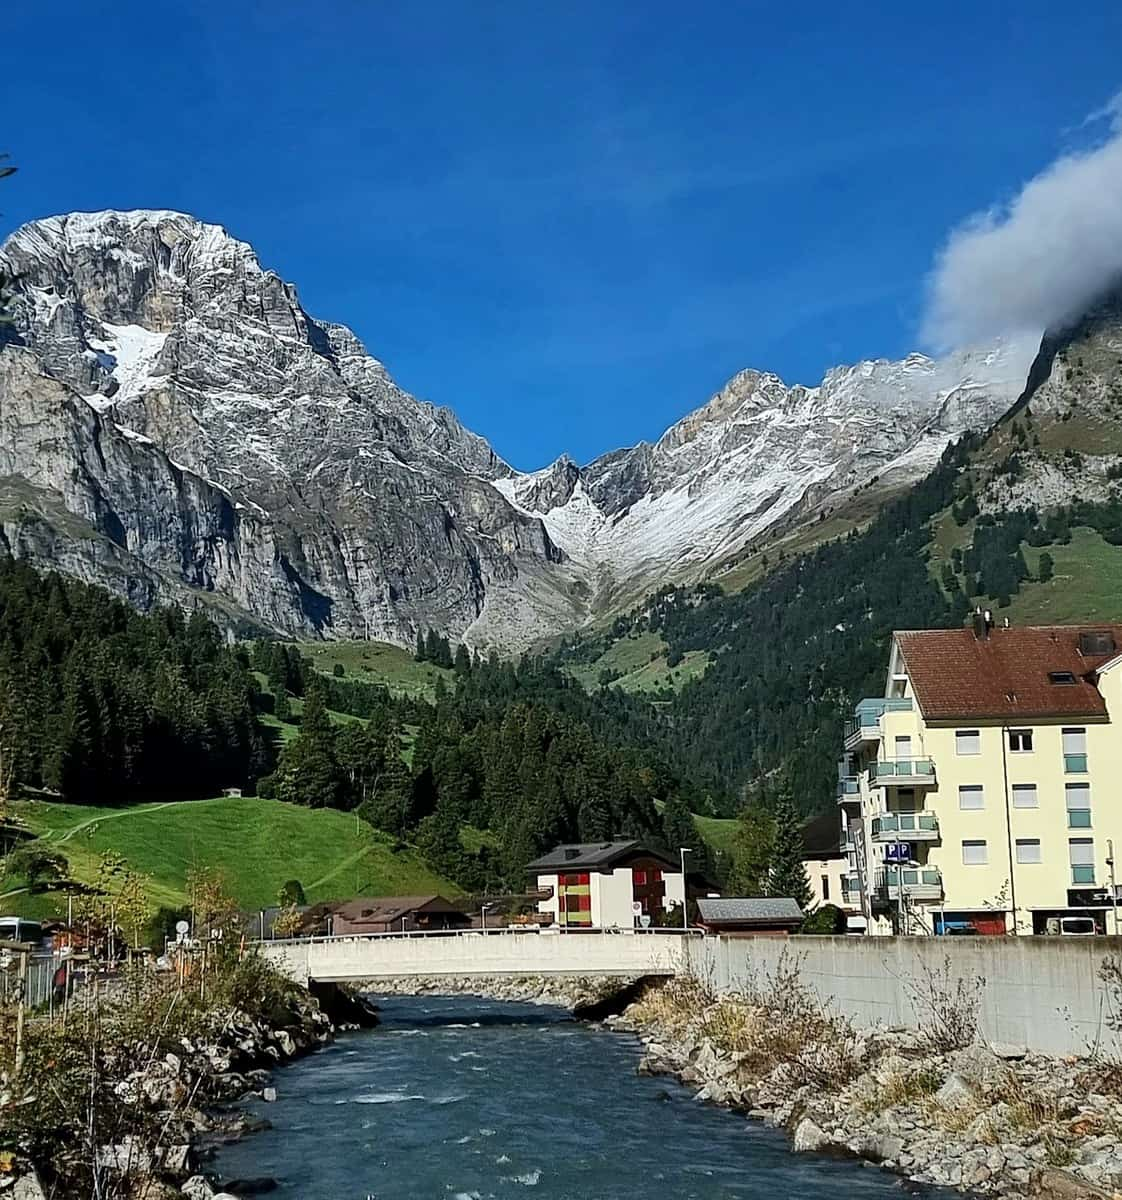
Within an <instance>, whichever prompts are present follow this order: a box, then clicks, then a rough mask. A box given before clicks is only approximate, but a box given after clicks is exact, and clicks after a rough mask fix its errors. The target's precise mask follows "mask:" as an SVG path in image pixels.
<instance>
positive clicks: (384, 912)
mask: <svg viewBox="0 0 1122 1200" xmlns="http://www.w3.org/2000/svg"><path fill="white" fill-rule="evenodd" d="M422 909H423V910H424V911H425V912H445V913H458V912H462V911H463V909H461V908H459V907H458V906H457V905H455V904H453V903H452V902H451V901H450V900H445V898H444V897H443V896H368V897H359V898H358V899H357V900H348V901H347V902H346V903H345V904H337V905H335V907H334V909H333V911H334V913H335V915H336V916H339V917H342V918H343V919H344V920H345V921H351V922H357V921H371V922H375V923H380V922H383V921H398V920H400V919H401V918H402V917H405V916H408V915H409V914H410V913H413V912H418V911H420V910H422Z"/></svg>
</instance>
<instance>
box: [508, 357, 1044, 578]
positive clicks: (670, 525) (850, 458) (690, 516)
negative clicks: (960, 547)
mask: <svg viewBox="0 0 1122 1200" xmlns="http://www.w3.org/2000/svg"><path fill="white" fill-rule="evenodd" d="M1034 349H1035V340H1033V341H1025V340H1020V341H1015V342H1008V343H1002V344H999V345H996V346H993V347H990V348H987V349H985V350H977V351H973V352H966V353H962V354H958V355H955V356H952V357H950V358H947V359H944V360H941V361H935V360H932V359H930V358H926V357H924V356H923V355H920V354H913V355H910V356H909V357H908V358H906V359H904V360H903V361H900V362H888V361H884V360H880V361H876V362H863V363H858V364H857V365H856V366H851V367H838V368H835V369H834V370H831V371H830V372H828V373H827V375H826V377H825V378H824V379H823V381H822V383H821V385H819V386H818V387H813V388H808V387H802V386H795V387H788V386H787V385H786V384H784V383H783V381H782V380H781V379H779V378H778V377H777V376H775V375H771V374H765V373H761V372H759V371H742V372H740V373H739V374H738V375H736V376H735V377H734V378H733V379H731V380H730V381H729V383H728V384H726V385H725V387H724V388H722V389H721V391H719V392H718V393H717V394H716V395H715V396H713V397H712V398H711V399H710V400H709V402H708V403H707V404H705V405H704V406H703V407H702V408H699V409H697V410H696V411H695V412H693V413H690V414H689V415H688V416H686V417H685V418H683V419H682V420H681V421H679V422H678V423H677V424H675V425H673V426H672V427H671V428H670V429H668V430H667V431H666V433H665V434H663V436H662V437H661V438H660V439H659V440H658V442H657V443H655V444H654V445H650V444H649V443H640V444H639V445H638V446H636V447H634V448H633V449H630V450H619V451H615V452H614V453H612V454H608V455H605V456H604V457H602V458H599V459H596V460H595V461H594V462H592V463H590V464H589V465H588V466H586V467H584V468H583V469H582V470H581V471H580V472H579V478H577V479H576V480H575V481H574V482H573V483H572V484H571V485H570V487H569V488H568V496H567V498H566V496H565V492H564V491H559V490H558V489H556V488H555V487H553V486H551V485H548V481H550V480H552V479H553V478H554V477H555V476H556V473H557V470H558V467H559V465H560V464H554V466H553V467H550V468H547V469H546V470H545V471H539V472H536V473H534V474H532V475H523V476H508V477H503V478H500V479H498V480H496V486H497V487H499V488H500V489H501V490H502V491H503V492H504V494H505V495H507V496H509V497H510V498H511V500H512V501H513V502H514V503H516V504H518V505H519V506H520V507H521V508H523V509H524V510H525V511H526V512H528V513H538V514H540V515H541V516H542V517H543V519H544V521H545V524H546V528H547V529H548V530H549V532H550V536H551V537H552V538H553V539H554V541H555V542H556V543H557V544H558V545H559V546H560V547H562V549H563V550H565V551H566V553H568V554H569V555H570V556H571V558H572V559H573V561H574V562H575V563H577V564H580V565H581V566H583V567H584V568H585V570H586V571H588V572H590V573H593V574H594V575H595V577H596V578H597V579H598V580H599V582H600V584H601V585H602V586H607V587H609V588H612V587H618V585H619V583H620V581H629V580H630V581H634V580H639V581H646V582H649V581H651V580H653V579H655V578H658V577H667V576H670V577H673V576H674V575H675V574H676V575H678V576H679V577H688V576H689V574H690V573H691V572H692V573H694V574H697V573H700V572H703V571H704V570H706V569H710V568H711V567H712V566H713V565H714V564H717V563H719V562H720V561H721V560H723V559H727V558H728V557H729V556H731V555H734V554H735V553H736V552H737V551H738V550H740V549H742V548H743V547H744V546H745V545H747V544H748V543H749V542H751V541H752V539H753V538H755V537H757V536H758V535H759V534H760V533H761V532H763V531H764V530H766V529H768V528H770V527H771V526H773V525H775V524H776V523H777V522H779V521H781V520H784V519H787V518H790V517H791V516H793V515H794V514H797V513H799V512H800V511H803V510H805V509H807V508H809V507H810V506H812V505H819V506H821V505H823V504H826V503H832V502H835V501H836V500H838V499H840V498H841V497H843V496H845V495H846V494H847V493H849V492H851V491H852V490H853V489H854V488H856V487H860V486H862V485H865V484H868V483H869V482H870V481H871V480H872V479H873V477H874V476H877V477H879V479H880V481H882V482H884V483H886V484H887V483H900V482H906V481H908V480H911V479H917V478H919V477H921V476H922V475H923V474H925V473H926V472H927V471H928V470H929V469H930V468H931V466H932V465H933V464H934V462H935V461H936V460H937V458H938V456H939V455H940V454H941V453H942V451H943V449H944V448H945V446H946V445H947V443H948V442H949V441H950V440H951V439H952V438H954V437H956V436H957V435H959V434H960V433H962V432H963V431H964V430H966V429H976V428H984V427H986V426H987V425H989V424H990V423H991V422H992V421H994V420H995V419H996V418H997V417H999V416H1000V415H1001V414H1002V413H1003V412H1004V411H1005V410H1006V409H1007V408H1008V407H1009V405H1010V404H1011V403H1012V401H1013V400H1014V398H1015V397H1016V396H1017V395H1018V393H1019V392H1020V391H1021V389H1022V387H1023V385H1024V380H1025V375H1026V372H1027V370H1028V366H1029V363H1030V362H1031V360H1032V354H1033V351H1034Z"/></svg>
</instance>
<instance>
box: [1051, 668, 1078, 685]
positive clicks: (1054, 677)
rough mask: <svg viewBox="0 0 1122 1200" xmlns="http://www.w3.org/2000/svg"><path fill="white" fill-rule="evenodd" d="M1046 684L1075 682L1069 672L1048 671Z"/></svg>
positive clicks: (1073, 676)
mask: <svg viewBox="0 0 1122 1200" xmlns="http://www.w3.org/2000/svg"><path fill="white" fill-rule="evenodd" d="M1048 682H1049V683H1062V684H1071V683H1074V682H1075V675H1074V674H1073V673H1072V672H1071V671H1049V672H1048Z"/></svg>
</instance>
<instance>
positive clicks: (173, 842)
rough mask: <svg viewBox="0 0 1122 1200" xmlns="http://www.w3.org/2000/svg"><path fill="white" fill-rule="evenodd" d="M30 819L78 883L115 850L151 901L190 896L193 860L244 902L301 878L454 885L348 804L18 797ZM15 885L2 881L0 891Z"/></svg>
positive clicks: (365, 888)
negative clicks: (142, 878)
mask: <svg viewBox="0 0 1122 1200" xmlns="http://www.w3.org/2000/svg"><path fill="white" fill-rule="evenodd" d="M18 815H19V816H20V817H21V818H22V819H23V820H24V821H25V823H26V824H27V826H28V827H29V828H30V829H31V830H32V831H33V832H35V833H36V834H38V835H39V836H40V837H43V838H45V839H46V840H47V841H49V842H51V843H52V845H54V846H56V847H57V848H58V849H59V850H61V851H62V852H63V853H64V854H65V855H66V856H67V858H68V860H69V862H70V870H71V874H72V875H73V877H74V878H75V879H76V880H78V881H80V882H88V881H90V880H91V879H92V878H93V873H94V869H95V866H96V861H97V856H98V855H99V854H100V853H101V852H102V851H104V850H115V851H117V853H119V854H121V855H122V856H123V857H124V858H125V859H126V860H127V861H128V863H129V865H130V866H131V867H132V868H133V869H134V870H137V871H140V872H143V873H144V874H146V875H149V876H151V884H150V887H149V894H150V897H151V899H152V900H153V902H154V903H155V904H163V905H169V906H172V907H178V906H180V905H182V904H184V903H185V901H186V892H185V881H186V876H187V872H188V870H189V869H190V867H191V866H192V865H193V864H196V863H197V864H199V865H205V866H207V867H211V868H216V869H218V870H220V871H222V872H223V874H224V875H225V876H226V879H227V882H228V885H229V887H230V890H231V891H232V893H233V894H234V896H235V897H236V898H237V900H238V903H239V904H241V905H242V906H243V907H245V908H260V907H263V906H267V905H271V904H275V903H276V896H277V892H278V890H279V889H280V886H281V884H282V883H284V882H285V881H286V880H289V879H298V880H299V881H300V882H301V883H302V884H303V886H304V890H305V893H306V894H307V897H308V900H309V901H310V902H314V901H316V900H326V899H330V898H333V897H339V896H352V895H363V894H366V895H379V894H381V895H410V894H418V893H426V892H442V893H443V894H445V895H448V894H449V893H454V892H456V891H458V889H457V888H456V886H455V884H453V883H451V882H449V881H448V880H446V879H443V878H442V877H441V876H439V875H437V874H436V873H435V872H434V871H432V870H431V869H430V868H429V867H428V866H427V865H426V864H425V863H424V861H423V860H422V859H421V858H420V857H419V856H418V855H417V854H415V853H414V852H413V851H411V850H405V851H402V852H399V853H395V852H394V850H393V840H392V839H391V838H389V837H388V836H387V835H385V834H382V833H380V832H377V831H376V830H374V829H372V828H371V827H370V826H369V825H367V824H366V823H365V822H364V821H360V820H358V819H357V818H356V817H355V816H354V815H352V814H348V813H341V812H334V811H331V810H313V809H307V808H301V807H299V806H297V805H292V804H282V803H281V802H280V801H278V800H262V799H255V798H243V799H225V798H222V799H215V800H194V801H185V802H182V803H172V804H140V805H133V806H131V807H127V808H114V809H109V808H91V807H88V806H85V805H75V804H45V803H38V802H37V803H32V804H22V805H20V806H19V810H18ZM9 886H10V885H9V884H7V883H5V885H4V890H7V889H8V887H9ZM32 899H34V901H35V902H36V905H37V906H38V907H40V908H41V907H42V906H43V905H44V904H49V903H50V902H51V898H50V897H47V898H44V897H33V898H32V897H28V896H27V895H26V894H22V895H15V896H10V897H8V899H7V900H6V901H3V904H4V906H5V909H6V911H19V912H21V913H28V912H29V905H30V901H31V900H32Z"/></svg>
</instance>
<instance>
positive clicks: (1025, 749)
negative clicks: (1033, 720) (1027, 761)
mask: <svg viewBox="0 0 1122 1200" xmlns="http://www.w3.org/2000/svg"><path fill="white" fill-rule="evenodd" d="M1014 738H1016V739H1017V742H1018V744H1017V745H1016V746H1014V745H1013V739H1014ZM1026 739H1027V741H1028V745H1027V746H1025V745H1023V744H1022V743H1023V742H1024V741H1025V740H1026ZM1033 740H1034V739H1033V735H1032V729H1031V728H1029V727H1027V726H1026V727H1024V728H1021V729H1010V730H1009V753H1010V754H1031V753H1032V752H1033Z"/></svg>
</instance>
